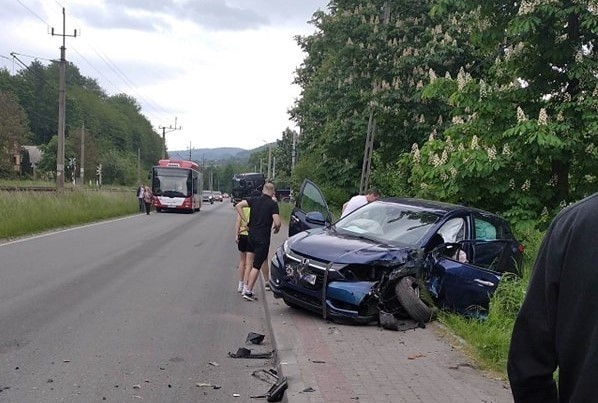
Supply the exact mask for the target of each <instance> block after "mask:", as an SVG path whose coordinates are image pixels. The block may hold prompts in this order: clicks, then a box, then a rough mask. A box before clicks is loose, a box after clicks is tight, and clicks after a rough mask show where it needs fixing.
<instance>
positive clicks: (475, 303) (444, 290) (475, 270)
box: [270, 181, 523, 323]
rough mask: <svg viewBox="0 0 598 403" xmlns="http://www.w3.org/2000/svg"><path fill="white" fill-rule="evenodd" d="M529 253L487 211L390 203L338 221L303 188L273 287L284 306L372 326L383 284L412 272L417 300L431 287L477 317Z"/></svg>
mask: <svg viewBox="0 0 598 403" xmlns="http://www.w3.org/2000/svg"><path fill="white" fill-rule="evenodd" d="M522 256H523V246H522V245H521V244H520V243H519V242H518V241H517V239H516V238H515V237H514V235H513V233H512V231H511V229H510V227H509V224H508V223H507V222H506V221H505V220H503V219H502V218H500V217H499V216H497V215H495V214H492V213H490V212H487V211H483V210H480V209H477V208H473V207H466V206H460V205H454V204H448V203H442V202H437V201H430V200H421V199H411V198H396V197H392V198H384V199H379V200H377V201H375V202H372V203H369V204H366V205H365V206H363V207H361V208H359V209H357V210H355V211H354V212H352V213H350V214H348V215H347V216H345V217H343V218H341V219H340V220H338V221H337V222H335V223H332V219H331V214H330V212H329V209H328V206H327V204H326V201H325V199H324V197H323V195H322V193H321V192H320V190H319V189H318V188H317V186H316V185H315V184H314V183H313V182H311V181H305V182H304V183H303V185H302V187H301V191H300V193H299V196H298V197H297V199H296V202H295V207H294V209H293V211H292V213H291V219H290V225H289V239H288V240H287V241H286V242H285V243H284V244H283V245H282V246H281V247H280V248H279V249H278V250H277V251H276V253H275V255H274V256H273V257H272V261H271V265H270V267H271V275H270V286H271V289H272V292H273V294H274V296H275V297H276V298H282V299H283V300H284V302H285V303H286V304H287V305H290V306H297V307H302V308H306V309H309V310H312V311H314V312H319V313H322V315H323V316H325V317H327V318H331V319H336V320H342V321H350V322H357V323H368V322H371V321H375V320H377V319H379V313H380V312H379V311H380V307H381V305H384V304H383V302H384V301H381V299H383V298H391V297H388V296H386V297H384V296H383V295H382V294H381V293H380V282H381V281H382V280H384V279H387V278H388V277H389V276H390V277H392V276H395V277H396V274H392V273H398V272H399V271H401V270H403V268H404V267H407V266H408V267H410V268H413V270H412V269H410V270H409V271H408V272H409V273H412V274H409V277H412V279H411V280H410V281H409V282H408V284H409V286H410V287H411V291H413V292H414V293H415V294H416V295H418V297H419V295H420V294H419V292H420V291H421V290H422V289H426V290H427V292H428V293H429V295H430V297H431V299H432V301H433V302H434V303H435V304H436V305H437V306H439V307H441V308H445V309H449V310H452V311H455V312H459V313H462V314H466V315H476V316H479V315H484V313H485V312H486V311H487V309H488V304H489V297H490V296H491V295H492V294H493V293H494V291H495V290H496V288H497V286H498V283H499V281H500V280H501V277H502V276H503V275H504V273H506V272H511V273H516V274H520V269H521V262H522ZM398 288H399V287H398V286H397V293H398V292H399V291H398ZM392 297H394V295H393V296H392ZM395 305H396V304H395ZM408 313H410V312H408ZM411 316H412V315H411ZM418 320H419V319H418Z"/></svg>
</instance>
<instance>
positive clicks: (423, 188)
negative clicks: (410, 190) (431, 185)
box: [419, 182, 428, 190]
mask: <svg viewBox="0 0 598 403" xmlns="http://www.w3.org/2000/svg"><path fill="white" fill-rule="evenodd" d="M419 188H420V189H421V190H426V189H428V184H427V183H424V182H422V183H420V184H419Z"/></svg>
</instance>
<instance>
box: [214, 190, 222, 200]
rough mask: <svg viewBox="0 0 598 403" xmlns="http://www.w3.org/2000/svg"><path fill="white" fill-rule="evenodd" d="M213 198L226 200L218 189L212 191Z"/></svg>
mask: <svg viewBox="0 0 598 403" xmlns="http://www.w3.org/2000/svg"><path fill="white" fill-rule="evenodd" d="M212 198H213V199H214V201H217V202H222V201H223V200H224V197H222V192H220V191H218V190H214V191H213V192H212Z"/></svg>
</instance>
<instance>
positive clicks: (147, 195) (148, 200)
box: [143, 186, 154, 215]
mask: <svg viewBox="0 0 598 403" xmlns="http://www.w3.org/2000/svg"><path fill="white" fill-rule="evenodd" d="M153 198H154V195H153V194H152V191H151V189H150V188H149V186H146V187H145V188H144V189H143V202H144V204H145V214H147V215H149V213H150V210H151V208H152V199H153Z"/></svg>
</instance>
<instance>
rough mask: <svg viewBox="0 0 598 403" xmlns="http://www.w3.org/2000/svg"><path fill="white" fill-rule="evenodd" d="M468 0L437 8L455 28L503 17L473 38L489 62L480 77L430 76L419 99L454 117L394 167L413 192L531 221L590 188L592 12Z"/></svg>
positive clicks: (597, 117) (581, 7)
mask: <svg viewBox="0 0 598 403" xmlns="http://www.w3.org/2000/svg"><path fill="white" fill-rule="evenodd" d="M474 3H475V2H467V1H458V2H457V1H449V0H447V1H443V2H440V4H441V6H439V8H437V9H436V10H435V12H438V13H449V14H448V15H446V14H445V15H444V18H447V19H451V18H452V17H454V18H455V22H456V23H457V24H459V25H460V26H463V25H465V24H466V23H467V22H468V21H469V23H470V27H471V21H476V23H477V24H480V23H481V24H484V22H486V23H488V22H489V21H492V22H494V23H496V22H501V23H502V24H503V25H502V26H498V27H496V26H495V27H494V28H495V29H494V30H493V32H494V33H495V34H493V35H489V36H488V37H487V38H484V39H483V40H482V39H480V38H472V40H471V42H472V43H477V42H480V41H482V42H481V45H483V46H480V47H479V49H480V55H481V56H483V57H485V58H486V59H490V58H492V60H493V62H492V63H491V64H489V63H488V66H487V68H485V69H484V70H482V71H479V74H478V76H479V78H474V77H472V75H471V74H470V73H469V72H468V71H467V69H466V68H463V69H461V71H460V73H459V75H458V76H457V77H455V78H451V77H448V78H438V79H436V78H434V79H431V80H430V83H429V85H428V87H427V88H426V89H425V91H424V97H425V98H429V99H441V100H443V101H444V102H445V103H446V104H447V105H450V106H451V107H452V112H451V117H452V121H451V125H450V127H448V128H446V129H445V130H438V131H434V132H432V133H431V135H430V137H429V139H428V140H427V141H425V142H420V145H419V146H418V145H417V144H416V145H414V147H413V150H412V153H411V155H410V156H409V157H407V158H403V159H402V160H400V161H401V162H400V163H399V165H400V166H401V167H402V168H403V170H404V172H406V174H407V176H408V178H409V181H410V183H411V184H412V186H413V188H412V190H413V192H414V194H416V195H418V196H423V197H435V198H439V197H440V198H442V199H444V200H449V201H461V202H467V203H471V204H474V205H478V206H480V207H483V208H486V209H489V210H494V211H498V212H501V213H503V214H504V215H505V216H507V217H509V218H511V221H513V222H518V223H521V222H526V221H535V220H537V218H538V217H539V216H540V215H541V214H544V215H545V216H548V215H550V214H552V213H554V212H555V211H556V210H558V209H560V208H561V207H562V206H563V205H564V204H566V203H568V202H570V201H573V200H577V199H580V198H581V197H583V196H584V195H586V194H588V193H590V192H593V191H595V186H596V185H595V184H596V181H597V180H598V178H597V175H596V173H597V172H598V163H597V161H598V160H597V158H596V157H598V152H597V149H596V141H597V140H598V132H597V131H596V128H597V124H598V123H597V122H598V108H597V102H596V95H597V80H598V79H597V78H598V62H597V60H596V57H595V50H594V44H595V42H596V37H597V35H598V30H597V29H596V27H598V17H597V16H596V13H595V9H592V5H590V4H589V3H588V2H583V1H582V2H569V1H552V2H546V3H541V4H540V3H539V2H523V3H521V4H520V5H519V6H513V4H512V3H506V2H489V3H485V4H486V5H488V7H481V8H480V7H478V6H477V4H478V3H475V4H474ZM490 3H491V4H490ZM451 7H453V9H452V11H451ZM451 12H452V14H450V13H451ZM498 14H500V15H498ZM457 15H461V16H466V17H467V18H462V19H457V18H456V16H457ZM468 32H475V29H473V27H471V28H469V29H468ZM498 32H502V36H500V35H498V34H497V33H498ZM484 52H485V53H484Z"/></svg>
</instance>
